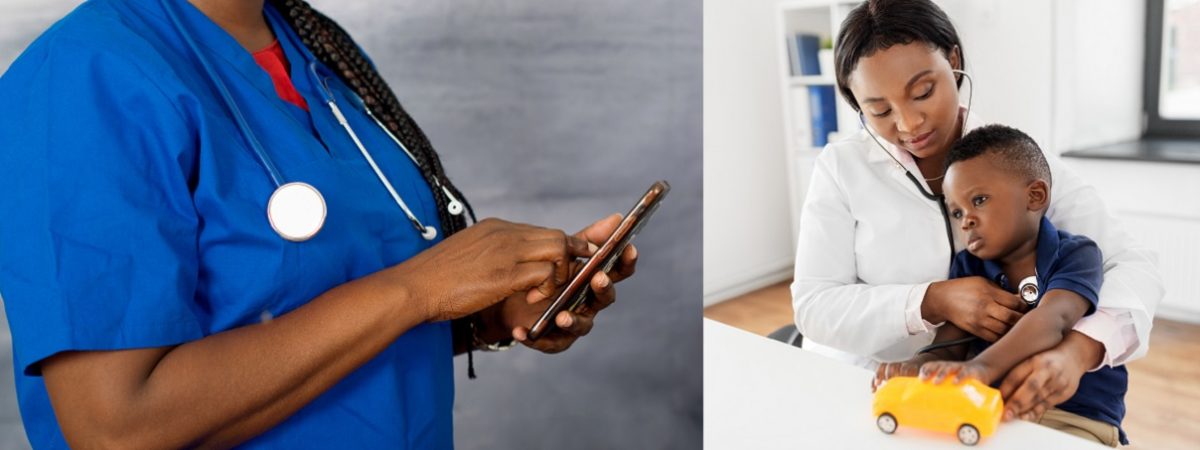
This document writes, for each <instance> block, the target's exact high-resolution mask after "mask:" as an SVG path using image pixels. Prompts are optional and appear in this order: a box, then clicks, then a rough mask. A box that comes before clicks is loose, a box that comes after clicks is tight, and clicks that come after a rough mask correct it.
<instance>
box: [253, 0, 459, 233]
mask: <svg viewBox="0 0 1200 450" xmlns="http://www.w3.org/2000/svg"><path fill="white" fill-rule="evenodd" d="M270 2H271V4H272V5H273V6H274V7H275V8H276V9H277V10H279V12H280V13H281V14H282V15H283V17H284V20H286V21H287V22H288V24H289V25H291V27H292V29H294V30H295V31H296V33H297V34H298V35H300V40H301V41H303V42H304V45H305V46H306V47H308V49H309V51H311V52H312V53H313V55H315V56H316V57H317V59H319V60H321V62H322V63H324V64H325V66H327V67H329V68H330V69H332V70H333V71H334V72H335V73H337V75H338V77H339V78H340V79H341V80H342V82H343V83H345V84H346V85H347V86H349V87H350V88H351V89H353V90H354V92H355V93H356V94H358V96H359V97H360V98H362V100H363V103H365V104H366V106H367V108H368V109H370V111H371V113H372V114H374V115H375V117H377V118H379V120H380V121H381V122H383V125H384V126H385V127H387V129H388V130H390V131H391V132H392V134H394V135H396V138H397V139H399V140H400V142H403V143H404V145H405V146H406V147H408V149H409V150H410V151H411V152H412V154H413V157H414V159H416V164H417V167H418V168H419V169H420V171H421V176H422V177H424V178H425V181H426V182H427V183H429V187H430V189H432V190H433V198H434V200H435V201H436V203H437V210H438V219H439V221H440V222H441V224H442V229H443V232H444V233H445V236H449V235H451V234H454V233H455V232H458V231H459V230H462V229H463V228H466V226H467V220H466V215H463V214H459V215H457V216H456V215H452V214H450V213H449V211H448V210H447V205H448V203H449V199H448V198H446V196H445V195H444V194H443V193H442V192H440V189H438V186H439V185H440V186H444V187H446V188H447V189H449V190H450V192H451V193H452V194H454V196H455V197H457V198H458V200H459V201H460V202H462V203H463V205H464V206H466V210H467V213H468V214H469V215H470V216H472V218H473V217H474V215H475V212H474V210H473V209H472V208H471V204H470V203H469V202H467V199H466V198H465V197H464V196H463V194H462V192H461V191H459V190H458V188H457V187H455V186H454V184H453V183H451V182H450V179H449V178H448V177H447V176H446V172H445V170H444V169H443V168H442V162H441V160H440V159H439V158H438V155H437V152H435V151H434V150H433V145H432V144H430V142H429V138H428V137H426V136H425V132H423V131H421V127H419V126H417V123H416V122H415V121H413V119H412V116H409V114H408V112H407V111H405V110H404V107H403V106H401V105H400V101H399V100H398V99H397V98H396V94H395V93H394V92H392V89H391V88H390V87H389V86H388V84H387V82H385V81H384V80H383V77H382V76H380V75H379V72H378V71H377V70H376V69H375V67H374V66H373V65H372V64H371V62H370V60H368V59H367V57H366V56H365V55H363V53H362V51H361V49H359V47H358V45H357V44H355V43H354V40H353V39H351V38H350V35H349V34H348V33H346V31H345V30H344V29H342V27H341V26H340V25H338V24H337V22H334V21H333V20H332V19H330V18H328V17H326V16H325V15H324V14H321V13H320V12H319V11H317V10H315V9H313V8H312V7H311V6H309V4H308V3H307V2H305V1H303V0H270Z"/></svg>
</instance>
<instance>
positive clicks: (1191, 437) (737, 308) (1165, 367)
mask: <svg viewBox="0 0 1200 450" xmlns="http://www.w3.org/2000/svg"><path fill="white" fill-rule="evenodd" d="M704 316H705V317H708V318H710V319H713V320H716V321H719V322H723V323H726V324H728V325H732V326H735V327H738V328H741V329H744V330H747V331H750V332H753V333H756V334H760V335H764V336H765V335H767V334H769V333H771V332H772V331H775V330H776V329H778V328H779V327H782V326H784V325H787V324H789V323H791V322H792V303H791V293H790V292H789V291H788V283H787V282H785V283H780V284H777V285H774V286H770V287H767V288H764V289H761V290H758V291H755V292H752V293H749V294H746V295H743V296H741V297H737V298H735V299H732V300H729V301H725V302H722V303H719V304H716V305H713V306H710V307H708V308H705V309H704ZM1127 367H1128V369H1129V393H1127V394H1126V395H1125V407H1126V413H1125V421H1124V423H1123V425H1124V428H1125V432H1126V433H1128V434H1129V438H1130V441H1131V443H1132V445H1130V446H1128V447H1123V448H1126V449H1135V450H1149V449H1193V448H1200V444H1198V443H1200V325H1193V324H1185V323H1180V322H1172V321H1169V320H1162V319H1159V320H1155V321H1154V330H1153V331H1151V332H1150V352H1149V353H1148V354H1147V355H1146V356H1145V357H1144V358H1142V359H1139V360H1137V361H1134V362H1131V363H1129V365H1128V366H1127Z"/></svg>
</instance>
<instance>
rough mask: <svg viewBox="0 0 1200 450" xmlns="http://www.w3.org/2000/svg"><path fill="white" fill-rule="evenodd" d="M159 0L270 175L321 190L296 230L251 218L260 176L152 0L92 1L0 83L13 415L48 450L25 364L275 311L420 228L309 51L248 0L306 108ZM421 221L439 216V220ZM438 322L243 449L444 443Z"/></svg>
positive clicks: (424, 196) (424, 209)
mask: <svg viewBox="0 0 1200 450" xmlns="http://www.w3.org/2000/svg"><path fill="white" fill-rule="evenodd" d="M175 1H178V4H179V9H178V11H180V12H182V13H183V14H182V17H181V18H182V20H183V22H184V24H185V26H186V27H187V28H188V29H189V30H190V31H191V33H192V34H193V36H194V37H195V39H196V40H197V41H198V42H199V44H200V47H201V51H203V52H205V54H206V56H207V57H208V58H209V60H210V61H211V62H212V63H213V65H214V66H215V67H216V70H217V72H219V76H220V77H221V78H222V79H223V80H224V81H225V83H226V84H227V85H228V86H229V88H230V90H231V91H232V94H233V97H234V99H235V100H236V102H237V104H238V106H239V107H240V108H241V109H242V110H243V112H244V114H245V116H246V118H247V120H248V121H249V123H250V126H251V127H252V128H253V129H254V130H255V132H256V133H257V135H258V138H259V139H260V141H261V142H262V144H263V146H264V148H265V149H266V152H267V153H268V154H269V155H270V157H271V158H272V159H273V160H274V162H275V164H276V166H277V167H278V168H279V170H280V172H281V173H282V176H283V178H284V180H283V181H284V182H290V181H303V182H306V183H309V184H311V185H313V186H315V187H316V188H317V189H319V190H320V191H321V192H322V193H323V195H324V196H325V200H326V202H327V204H328V216H327V219H326V222H325V226H324V229H322V230H321V232H320V233H319V234H317V236H316V237H314V238H313V239H311V240H309V241H306V242H302V243H294V242H288V241H286V240H284V239H282V238H280V237H279V236H278V235H276V234H275V232H274V231H272V229H271V227H270V225H269V223H268V221H267V217H266V205H267V200H268V198H269V197H270V195H271V193H272V191H273V190H274V188H275V186H274V185H273V184H272V183H271V180H270V179H269V178H268V176H267V174H266V171H265V169H264V168H263V167H262V166H261V165H260V164H259V163H258V161H257V160H256V159H255V158H254V156H253V153H252V152H251V150H250V148H249V147H248V145H247V144H246V141H245V138H244V137H243V136H242V135H241V133H240V132H239V130H238V128H237V127H236V125H235V124H234V122H233V120H232V119H231V116H230V114H229V111H228V108H227V107H226V106H225V104H224V103H223V102H222V101H221V100H220V97H219V96H218V93H217V91H216V88H215V85H214V84H213V82H212V81H211V80H210V79H209V78H208V77H207V76H206V75H205V72H204V70H203V69H202V68H201V66H200V65H199V62H198V60H197V59H196V57H195V55H194V54H193V53H192V51H191V50H190V49H189V48H188V47H187V46H186V44H185V42H184V41H183V40H182V37H181V35H180V33H179V32H178V31H177V30H176V29H175V28H174V27H173V26H172V24H171V22H170V20H169V19H168V17H167V16H166V15H165V11H164V10H163V9H162V5H161V4H160V3H159V1H158V0H92V1H88V2H87V3H85V4H83V5H82V6H80V7H79V8H78V9H76V10H75V11H73V12H72V13H71V14H69V15H68V16H67V17H65V18H64V19H62V20H61V21H59V22H58V23H57V24H55V25H54V26H53V27H51V28H50V29H49V30H48V31H46V33H45V34H43V35H42V36H41V37H39V38H38V39H37V40H36V41H35V42H34V43H33V44H32V45H30V46H29V48H28V49H26V51H25V52H24V53H23V54H22V55H21V57H20V58H18V59H17V61H15V62H14V63H13V64H12V66H11V67H10V68H9V70H8V71H7V72H6V73H5V74H4V76H3V77H2V78H0V98H2V99H4V101H3V102H0V192H3V193H4V194H3V195H0V218H2V219H0V293H2V295H3V298H4V306H5V309H6V311H7V313H8V319H9V322H10V326H11V328H12V334H13V352H14V360H15V361H14V362H15V364H14V367H15V372H16V385H17V396H18V399H19V403H20V409H21V416H22V418H23V420H24V423H25V430H26V433H27V435H28V437H29V440H30V442H31V443H32V444H33V446H34V447H35V448H66V447H67V446H66V443H65V441H64V440H63V436H62V433H61V431H60V430H59V427H58V424H57V421H56V420H55V416H54V412H53V410H52V409H51V405H50V402H49V398H48V397H47V393H46V388H45V385H44V384H43V382H42V378H41V376H40V373H39V372H38V366H37V365H36V363H38V362H40V361H41V360H43V359H45V358H46V357H49V356H51V355H53V354H55V353H58V352H62V351H67V350H117V349H131V348H145V347H159V346H168V345H176V344H180V343H184V342H188V341H192V340H196V339H201V338H203V337H205V336H208V335H211V334H214V333H219V332H221V331H225V330H229V329H232V328H237V327H241V326H244V325H249V324H254V323H257V322H259V321H261V320H263V318H264V317H268V316H280V315H283V314H287V313H288V312H289V311H291V310H293V309H295V308H297V307H300V306H302V305H304V304H305V303H306V302H308V301H310V300H311V299H313V298H315V297H317V296H318V295H320V294H321V293H323V292H325V291H327V290H329V289H330V288H333V287H334V286H337V285H340V284H342V283H346V282H348V281H350V280H354V279H356V278H359V277H362V276H365V275H368V274H371V273H373V272H376V271H379V270H381V269H383V268H386V267H388V266H391V265H394V264H397V263H399V262H402V261H404V260H405V259H407V258H409V257H411V256H413V255H415V254H416V253H418V252H420V251H422V250H424V249H426V248H428V247H430V246H431V245H433V244H434V243H435V242H427V241H425V240H423V239H421V238H420V236H419V235H418V234H417V232H416V230H414V229H413V227H412V226H411V225H410V224H409V222H408V221H407V219H406V218H405V216H404V215H403V213H402V212H401V210H400V208H399V207H398V206H397V205H396V204H395V202H394V201H393V200H392V199H391V197H390V196H389V195H388V193H387V191H386V190H385V189H384V187H383V186H382V184H381V183H380V182H379V180H378V179H377V178H376V177H375V175H374V173H373V172H372V171H371V169H370V167H369V166H368V165H367V164H366V162H365V161H364V159H363V157H362V155H361V154H360V153H359V152H358V149H357V148H356V147H355V146H354V144H353V143H352V142H351V141H350V139H349V137H348V136H347V135H346V133H345V132H344V130H343V129H342V128H341V126H340V125H338V124H337V123H336V121H335V120H334V118H333V116H332V114H331V113H330V111H329V109H328V108H327V107H325V104H324V102H323V101H322V100H321V95H320V92H319V91H318V90H317V89H316V88H315V85H314V80H313V79H312V78H311V76H310V75H309V71H308V70H307V63H308V61H311V60H314V57H313V56H312V55H311V54H310V53H309V52H308V51H307V49H305V48H304V46H303V45H302V44H301V43H300V40H299V38H298V36H296V34H295V33H294V32H293V31H292V30H291V29H290V28H289V27H288V26H287V25H286V24H284V23H283V21H282V19H281V17H280V16H279V14H278V13H277V12H276V11H274V10H273V9H272V8H270V7H269V6H268V7H267V11H266V15H267V17H268V21H269V23H270V24H271V26H272V28H273V29H274V31H275V33H276V36H277V37H278V38H279V41H280V44H281V45H282V47H283V49H284V52H285V54H286V55H287V58H288V61H289V62H290V66H291V75H292V80H293V82H294V84H295V85H296V88H297V90H298V91H299V92H300V93H301V94H302V95H303V96H304V98H305V100H306V101H307V102H308V105H309V106H310V109H311V113H305V112H304V111H303V110H301V109H299V108H297V107H295V106H293V105H291V104H290V103H287V102H285V101H283V100H282V99H280V98H279V97H278V95H277V94H276V93H275V89H274V86H273V84H272V82H271V80H270V77H269V76H268V75H267V73H266V72H265V71H263V70H262V69H261V68H260V67H259V66H258V65H257V64H256V63H255V61H254V59H253V58H252V57H251V55H250V53H249V52H247V51H246V50H245V49H244V48H242V47H241V46H240V45H239V44H238V43H237V42H236V41H235V40H234V39H233V38H232V37H231V36H229V35H228V34H227V33H226V32H225V31H224V30H222V29H221V28H219V27H218V26H217V25H216V24H215V23H213V22H212V21H210V20H209V19H208V18H207V17H206V16H204V15H203V14H202V13H201V12H200V11H198V10H196V9H195V8H194V7H192V6H191V5H190V4H188V3H187V2H186V1H183V0H175ZM330 86H331V87H332V88H333V90H334V91H335V92H336V94H335V95H336V97H337V100H338V102H339V106H341V108H342V110H343V111H344V112H346V115H347V116H348V119H349V121H350V123H351V125H352V126H353V127H354V129H355V131H356V132H357V133H358V134H359V136H360V137H361V138H362V140H363V142H364V144H365V145H366V147H367V148H368V149H369V150H371V151H372V155H373V157H374V158H375V159H376V161H377V162H378V163H379V165H380V166H381V168H382V170H383V171H384V172H385V174H386V175H387V176H388V177H389V178H390V179H391V181H392V183H393V185H394V186H395V188H396V190H397V192H399V193H400V195H401V196H402V197H403V198H404V199H405V201H407V202H408V204H409V206H410V207H411V208H412V209H413V212H414V213H415V214H416V215H417V216H418V217H419V218H420V219H421V220H422V221H423V222H424V223H426V224H434V225H436V224H438V219H437V214H436V206H435V203H434V200H433V197H432V192H431V190H430V188H429V185H428V184H427V183H426V182H425V181H424V179H423V178H422V177H421V175H420V172H419V171H418V169H417V168H416V167H415V165H414V164H413V163H412V162H411V161H410V160H409V159H408V158H407V157H406V156H405V155H404V153H403V152H402V151H401V150H400V149H399V148H397V146H396V145H395V144H394V143H393V142H392V141H391V140H390V139H389V138H388V137H387V136H386V135H385V134H384V133H383V132H382V131H381V130H380V129H379V128H378V127H377V125H375V123H374V122H373V121H371V120H370V119H369V118H368V117H366V115H365V114H364V113H363V111H362V110H360V109H358V108H359V107H357V106H355V102H352V101H351V100H350V99H349V98H347V96H346V94H348V93H349V92H351V91H350V90H349V89H347V88H346V87H345V85H343V84H342V83H341V82H340V81H338V80H336V79H332V80H330ZM440 234H441V233H439V235H440ZM452 356H453V349H452V344H451V336H450V325H449V323H446V322H442V323H435V324H426V325H422V326H419V327H417V328H414V329H412V330H410V331H409V332H407V333H405V334H404V335H403V336H401V337H400V338H399V339H397V340H396V341H395V342H394V343H393V344H392V345H391V346H389V347H388V348H387V349H385V350H384V351H383V352H382V353H380V354H379V355H378V356H377V357H375V358H374V359H372V360H371V361H369V362H367V363H366V364H365V365H364V366H363V367H361V368H360V369H358V370H357V371H355V372H353V373H351V374H350V375H349V376H347V377H346V378H345V379H343V380H342V381H341V382H340V383H338V384H337V385H335V386H334V387H332V388H331V389H330V390H329V391H327V392H325V393H324V394H322V395H321V396H319V397H317V398H316V399H315V400H314V401H313V402H312V403H310V404H309V405H307V406H305V407H304V408H303V409H301V410H300V411H298V412H297V413H296V414H295V415H293V416H292V417H290V418H289V419H287V420H286V421H285V422H283V423H281V424H280V425H278V426H276V427H275V428H274V429H272V430H269V431H267V432H266V433H265V434H263V435H261V436H259V437H257V438H255V439H253V440H251V441H248V442H246V443H245V444H243V446H242V447H243V448H393V449H403V448H420V449H427V448H450V447H452V445H453V444H452V433H451V417H452V415H451V407H452V404H453V396H454V385H453V376H452V368H453V364H452Z"/></svg>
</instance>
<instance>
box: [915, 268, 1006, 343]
mask: <svg viewBox="0 0 1200 450" xmlns="http://www.w3.org/2000/svg"><path fill="white" fill-rule="evenodd" d="M1023 309H1024V302H1022V301H1021V299H1020V298H1019V297H1017V295H1016V294H1013V293H1010V292H1007V291H1005V290H1004V289H1001V288H1000V287H999V286H996V285H995V284H993V283H991V282H989V281H988V280H987V279H986V278H983V277H979V276H973V277H962V278H955V279H952V280H945V281H935V282H933V283H930V284H929V289H928V290H926V291H925V299H924V301H923V302H922V303H921V317H923V318H924V319H925V320H926V321H929V322H932V323H935V324H936V323H940V322H946V321H948V322H950V323H953V324H955V325H958V327H959V328H962V329H963V330H964V331H966V332H968V333H971V334H973V335H975V336H979V337H980V338H983V339H984V340H986V341H988V342H996V341H997V340H999V339H1000V336H1004V334H1005V333H1008V330H1009V329H1010V328H1012V326H1013V325H1015V324H1016V323H1017V320H1020V319H1021V311H1022V310H1023Z"/></svg>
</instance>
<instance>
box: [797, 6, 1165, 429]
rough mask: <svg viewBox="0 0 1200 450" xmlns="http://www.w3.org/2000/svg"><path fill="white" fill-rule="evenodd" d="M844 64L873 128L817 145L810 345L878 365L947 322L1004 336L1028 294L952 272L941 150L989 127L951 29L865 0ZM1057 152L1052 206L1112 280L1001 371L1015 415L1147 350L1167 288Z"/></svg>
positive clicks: (847, 87) (806, 234)
mask: <svg viewBox="0 0 1200 450" xmlns="http://www.w3.org/2000/svg"><path fill="white" fill-rule="evenodd" d="M835 61H836V63H835V65H836V77H837V82H838V86H839V89H840V90H841V93H842V96H843V98H844V99H845V100H846V101H847V102H849V103H850V105H851V106H852V107H853V108H854V109H855V110H856V111H858V112H859V113H860V114H861V117H862V118H863V122H864V123H863V125H864V128H865V129H864V130H863V131H860V132H859V133H857V134H855V135H853V136H850V137H848V138H846V139H843V140H841V141H838V142H834V143H831V144H829V145H828V146H827V147H826V148H825V149H824V150H823V151H822V152H821V154H820V156H819V157H818V158H817V161H816V166H815V169H814V173H813V177H812V181H811V185H810V187H809V190H808V194H807V197H806V198H805V202H804V206H803V210H802V213H801V216H800V217H801V218H800V237H799V246H798V249H797V252H796V266H795V279H794V281H793V284H792V305H793V308H794V310H795V321H796V326H797V327H798V329H799V331H800V333H801V334H802V335H803V336H804V338H805V339H804V341H803V345H804V347H805V348H809V349H812V350H815V351H818V352H822V353H826V354H828V355H832V356H835V357H839V358H842V359H845V360H849V361H853V362H856V363H859V364H861V365H864V366H867V367H872V366H874V365H877V364H878V362H883V361H899V360H904V359H907V358H909V357H911V356H912V355H913V354H915V353H916V351H917V350H918V349H920V348H921V347H922V346H925V345H927V344H929V343H930V342H931V340H932V337H933V332H932V331H933V329H934V327H936V326H937V325H938V324H941V323H944V322H951V323H953V324H955V325H958V326H959V327H960V328H962V329H964V330H967V331H969V332H971V333H972V334H975V335H977V336H981V337H983V338H985V339H987V340H989V341H995V340H996V339H997V338H998V337H999V336H1000V335H1003V334H1004V333H1005V332H1006V331H1008V329H1009V327H1011V326H1012V324H1013V323H1014V322H1015V321H1016V320H1017V319H1018V318H1020V313H1018V312H1017V310H1018V309H1019V308H1018V304H1019V300H1018V298H1017V297H1016V296H1015V295H1013V294H1009V293H1007V292H1005V291H1004V290H1002V289H1000V288H998V287H996V286H995V285H993V284H991V283H989V282H988V281H987V280H985V279H983V278H982V277H971V278H960V279H954V280H946V276H947V274H948V270H949V267H950V259H951V257H952V255H953V253H954V252H956V251H958V250H961V249H963V243H962V242H959V241H958V240H957V239H956V237H955V235H954V234H952V233H951V229H950V226H949V222H947V220H948V219H947V217H946V212H945V211H944V210H943V209H942V201H941V198H940V194H941V190H942V176H943V173H942V172H943V161H944V158H945V155H946V153H947V151H948V150H949V148H950V146H951V145H952V144H953V143H954V141H955V140H957V139H958V138H959V137H961V136H962V135H963V133H964V132H965V131H968V130H970V129H972V128H974V127H976V126H978V125H979V124H980V123H981V120H980V119H979V117H977V116H975V115H972V114H971V111H970V95H969V94H968V96H967V98H966V100H967V101H966V106H965V107H964V106H962V105H963V103H962V100H963V99H961V98H960V97H959V88H960V87H961V85H962V83H963V81H968V82H969V81H970V79H969V76H968V75H967V74H966V73H965V72H962V70H963V68H964V67H965V66H964V63H965V56H964V54H963V47H962V43H961V42H960V41H959V38H958V35H957V32H956V31H955V29H954V26H953V25H952V24H951V23H950V21H949V19H948V18H947V17H946V15H945V13H944V12H943V11H942V10H941V9H939V8H938V7H937V6H936V5H934V4H933V3H931V2H930V1H928V0H891V1H889V0H871V1H867V2H865V3H863V4H861V5H860V6H858V7H857V8H855V9H854V10H853V11H851V12H850V14H849V16H848V17H847V18H846V20H845V21H844V22H843V24H842V29H841V31H840V33H839V35H838V44H837V49H836V50H835ZM974 87H975V86H970V88H971V89H974ZM1047 159H1049V161H1050V167H1051V170H1052V174H1053V179H1054V184H1053V188H1052V190H1053V192H1052V195H1051V199H1052V203H1051V205H1050V207H1049V210H1048V211H1047V213H1046V215H1047V217H1049V219H1050V220H1051V221H1052V222H1053V223H1054V224H1055V226H1057V227H1059V228H1060V229H1063V230H1070V231H1071V232H1072V233H1077V234H1081V235H1084V236H1088V237H1090V238H1092V239H1093V240H1095V241H1096V242H1097V243H1098V244H1099V246H1100V248H1101V249H1102V251H1103V253H1104V257H1105V263H1104V267H1105V272H1104V276H1105V281H1104V285H1103V288H1102V290H1101V292H1100V308H1099V311H1097V313H1096V314H1093V315H1091V316H1089V317H1087V318H1084V319H1083V320H1081V321H1079V322H1078V324H1077V325H1076V326H1075V328H1074V331H1072V332H1071V333H1070V335H1068V336H1067V337H1066V338H1065V339H1064V340H1063V342H1062V343H1061V344H1060V345H1059V346H1058V347H1056V348H1054V349H1051V350H1048V351H1046V352H1043V353H1041V354H1038V355H1036V356H1034V357H1033V358H1031V359H1029V360H1026V361H1025V362H1024V363H1022V364H1021V365H1019V366H1018V367H1016V368H1015V369H1014V370H1013V371H1011V372H1010V373H1009V374H1008V376H1007V378H1005V379H1004V381H1003V383H1002V387H1001V391H1002V393H1003V395H1004V398H1005V400H1006V402H1005V403H1006V416H1007V417H1010V418H1011V417H1014V416H1016V417H1023V418H1026V419H1029V420H1036V419H1038V418H1040V416H1041V414H1042V413H1043V412H1044V411H1045V410H1047V409H1049V408H1052V407H1053V406H1054V405H1056V404H1058V403H1061V402H1062V401H1064V400H1066V399H1067V398H1069V397H1070V396H1071V395H1072V394H1074V392H1075V388H1076V386H1077V384H1078V382H1079V377H1080V376H1082V374H1083V373H1084V372H1085V371H1088V370H1091V369H1094V368H1098V367H1100V366H1101V365H1120V364H1124V363H1126V362H1128V361H1130V360H1132V359H1135V358H1138V357H1140V356H1141V355H1143V354H1145V352H1146V348H1147V345H1148V341H1147V338H1148V336H1149V332H1150V327H1151V319H1152V317H1153V315H1154V308H1155V306H1157V304H1158V302H1159V300H1160V299H1161V297H1162V295H1163V290H1162V284H1161V281H1160V280H1159V278H1158V275H1157V271H1156V269H1155V268H1154V265H1153V263H1152V261H1151V256H1150V255H1149V254H1148V253H1147V252H1146V251H1145V250H1143V249H1141V248H1139V247H1137V246H1136V244H1135V243H1134V242H1133V241H1132V239H1130V237H1129V235H1127V234H1126V233H1125V232H1124V231H1122V230H1121V228H1120V227H1119V226H1118V224H1117V223H1116V221H1115V220H1114V218H1113V217H1112V216H1111V215H1109V214H1108V213H1107V212H1106V211H1105V209H1104V206H1103V202H1102V201H1101V199H1100V197H1099V196H1098V195H1097V193H1096V191H1095V190H1094V189H1093V188H1092V187H1090V186H1088V185H1086V184H1085V183H1084V182H1083V181H1082V180H1081V179H1080V178H1079V177H1078V176H1076V175H1075V174H1074V173H1073V172H1071V171H1070V170H1068V169H1067V168H1066V167H1064V166H1063V164H1062V163H1061V161H1059V160H1058V159H1057V158H1056V157H1054V155H1047Z"/></svg>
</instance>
